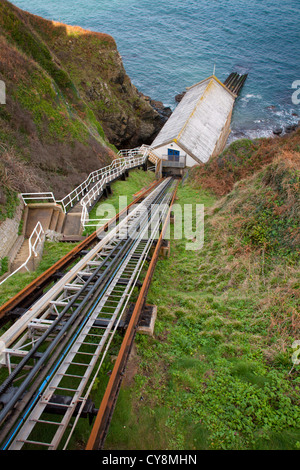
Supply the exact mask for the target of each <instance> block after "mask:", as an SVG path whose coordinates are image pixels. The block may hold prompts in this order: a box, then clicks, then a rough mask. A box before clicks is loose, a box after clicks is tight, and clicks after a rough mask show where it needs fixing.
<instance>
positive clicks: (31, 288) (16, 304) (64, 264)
mask: <svg viewBox="0 0 300 470" xmlns="http://www.w3.org/2000/svg"><path fill="white" fill-rule="evenodd" d="M160 182H161V180H158V181H155V182H154V183H152V184H151V185H149V187H148V188H146V189H144V190H142V191H141V192H139V194H138V195H137V197H136V199H135V200H134V201H133V202H131V203H130V204H129V205H128V206H127V207H126V208H125V209H123V210H122V211H121V212H120V213H119V214H117V215H116V217H114V218H113V219H111V220H110V221H109V222H107V223H105V224H104V225H103V226H102V227H100V228H99V229H98V230H96V231H95V232H93V233H92V234H91V235H89V236H88V237H87V238H86V239H85V240H83V241H82V242H80V243H79V244H78V245H77V246H75V247H74V248H73V249H72V250H71V251H70V252H69V253H67V254H66V255H65V256H64V257H62V258H61V259H60V260H59V261H57V262H56V263H54V264H53V266H51V267H50V268H49V269H48V270H47V271H45V272H44V273H42V274H41V275H40V276H38V277H37V278H36V279H35V280H33V281H32V282H31V283H30V284H28V285H27V286H26V287H24V289H22V290H21V291H20V292H18V293H17V294H16V295H15V296H13V297H12V298H11V299H9V300H8V301H7V302H6V303H5V304H3V305H2V306H0V324H4V323H6V322H7V321H8V320H10V319H14V318H16V317H18V316H19V315H20V314H22V313H24V311H25V310H27V309H28V308H29V307H30V306H31V305H32V304H33V302H34V301H36V300H37V299H38V298H39V297H41V296H42V295H43V293H44V290H45V289H46V288H47V286H48V285H49V284H51V283H52V282H53V281H56V280H57V279H58V278H60V277H62V275H63V273H64V272H65V271H66V269H67V268H68V267H69V266H70V264H73V263H74V262H75V261H76V260H79V259H80V258H82V256H83V255H84V253H85V252H86V250H88V249H91V248H92V247H93V246H94V245H95V244H96V243H97V242H98V240H99V237H101V236H102V234H103V233H105V232H106V231H107V230H108V229H109V227H110V226H111V225H113V224H115V223H116V222H118V220H119V219H120V218H121V217H122V216H123V214H124V213H126V212H127V211H128V210H129V209H130V207H132V206H133V205H134V204H138V203H139V202H141V201H142V200H143V199H144V198H145V197H146V196H147V195H148V194H149V193H150V192H151V191H152V190H153V189H154V188H155V187H156V186H157V185H158V184H159V183H160Z"/></svg>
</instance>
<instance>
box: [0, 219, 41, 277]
mask: <svg viewBox="0 0 300 470" xmlns="http://www.w3.org/2000/svg"><path fill="white" fill-rule="evenodd" d="M44 241H45V232H44V230H43V227H42V224H41V222H38V223H37V224H36V226H35V227H34V229H33V231H32V234H31V235H30V237H29V239H28V246H29V253H28V256H27V259H26V260H25V261H24V263H23V264H21V266H19V267H18V268H17V269H16V270H15V271H13V272H12V273H10V274H9V276H7V277H6V278H5V279H3V280H2V281H1V282H0V285H1V284H3V282H5V281H6V280H7V279H9V278H10V277H11V276H13V275H14V274H16V273H17V272H19V271H21V269H23V268H25V269H26V270H27V271H29V269H28V267H27V265H28V263H29V261H30V260H31V258H32V257H34V258H37V257H38V255H39V252H40V250H41V247H42V245H43V244H44Z"/></svg>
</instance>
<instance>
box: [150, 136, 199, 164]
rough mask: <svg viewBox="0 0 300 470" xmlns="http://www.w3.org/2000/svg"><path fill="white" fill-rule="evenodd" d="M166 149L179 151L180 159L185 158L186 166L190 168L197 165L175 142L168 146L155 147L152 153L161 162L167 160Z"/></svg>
mask: <svg viewBox="0 0 300 470" xmlns="http://www.w3.org/2000/svg"><path fill="white" fill-rule="evenodd" d="M168 149H173V150H179V152H180V154H179V155H180V157H186V166H189V167H191V166H194V165H197V163H198V162H196V161H195V160H194V159H193V158H192V157H191V156H190V155H189V154H188V153H187V152H186V151H185V150H183V149H182V148H181V147H180V146H179V145H177V144H176V142H171V143H169V144H165V145H162V146H161V147H157V148H156V149H154V152H155V154H156V155H157V156H158V157H159V158H161V159H162V160H168Z"/></svg>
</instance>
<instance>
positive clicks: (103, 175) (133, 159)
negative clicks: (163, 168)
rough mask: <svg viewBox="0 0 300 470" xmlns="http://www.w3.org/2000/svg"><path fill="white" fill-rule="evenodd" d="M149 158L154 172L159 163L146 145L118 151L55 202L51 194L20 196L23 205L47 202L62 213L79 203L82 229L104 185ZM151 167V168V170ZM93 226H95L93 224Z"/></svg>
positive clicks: (25, 194) (24, 194)
mask: <svg viewBox="0 0 300 470" xmlns="http://www.w3.org/2000/svg"><path fill="white" fill-rule="evenodd" d="M148 157H149V159H150V161H151V162H152V163H154V165H155V171H156V170H157V168H158V164H159V163H160V159H159V157H157V155H155V154H154V153H153V152H152V148H151V147H150V146H148V145H144V144H143V145H142V146H141V147H135V148H133V149H129V150H128V149H124V150H120V151H119V152H118V154H117V158H116V159H115V160H114V161H113V162H112V163H111V164H110V165H108V166H106V167H103V168H99V169H98V170H95V171H93V172H91V173H90V174H89V176H88V177H87V178H86V179H85V180H84V181H83V182H82V183H81V184H80V185H79V186H77V187H76V188H75V189H73V190H72V191H71V192H70V193H69V194H67V195H66V196H65V197H64V198H63V199H60V200H56V199H55V197H54V195H53V193H51V192H45V193H23V194H21V196H22V199H23V201H24V204H25V205H26V204H27V202H26V201H30V200H35V201H38V200H41V201H42V200H48V201H52V202H55V203H57V204H61V206H62V208H63V211H64V212H65V213H66V212H68V210H70V209H71V208H72V207H74V205H75V204H77V203H78V202H79V201H80V203H81V205H82V215H81V223H82V225H83V227H85V226H86V225H87V222H88V218H89V216H88V214H89V208H90V207H91V206H92V204H93V203H94V202H95V200H96V199H97V198H99V196H100V195H101V193H102V192H103V190H104V188H105V185H106V184H107V183H109V182H111V181H113V180H114V179H116V178H117V177H118V176H120V175H121V174H122V173H124V172H125V170H127V169H130V168H133V167H135V166H139V165H142V164H143V163H145V161H146V160H147V158H148ZM152 168H153V167H151V169H152ZM93 226H95V224H93Z"/></svg>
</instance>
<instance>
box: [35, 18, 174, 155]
mask: <svg viewBox="0 0 300 470" xmlns="http://www.w3.org/2000/svg"><path fill="white" fill-rule="evenodd" d="M28 19H29V22H30V25H31V26H32V27H34V29H35V30H36V31H37V32H38V33H39V35H40V37H41V39H42V40H43V41H45V43H46V44H47V46H48V47H49V49H50V50H51V51H52V52H53V53H54V54H55V57H56V58H57V60H58V61H59V64H60V66H61V67H62V68H63V69H64V70H66V72H67V73H68V74H69V76H70V78H71V80H72V82H73V83H74V85H75V87H76V89H77V90H78V92H79V93H80V95H81V96H82V97H83V99H84V100H85V101H86V103H87V104H88V106H89V107H90V108H91V109H92V110H93V112H94V114H95V116H96V118H97V119H98V120H99V121H100V123H101V125H102V127H103V130H104V132H105V134H106V136H107V138H108V140H109V142H110V143H112V144H114V145H115V146H116V147H117V148H119V149H120V148H132V147H135V146H138V145H141V144H143V143H145V144H150V143H151V142H152V141H153V139H154V138H155V136H156V135H157V133H158V132H159V130H160V129H161V127H162V126H163V124H164V122H165V119H164V116H163V115H162V112H161V109H163V105H162V104H161V103H160V104H159V109H157V107H156V106H155V105H154V102H152V101H151V100H150V99H148V97H145V96H144V95H142V94H141V93H139V91H138V90H137V89H136V87H135V86H134V85H133V84H132V83H131V80H130V78H129V77H128V75H127V74H126V71H125V69H124V65H123V62H122V58H121V56H120V54H119V52H118V49H117V46H116V43H115V41H114V39H113V38H112V37H111V36H108V35H106V34H101V33H95V32H92V31H87V30H84V29H82V28H80V27H71V26H68V25H63V24H61V23H57V22H49V21H45V20H44V19H42V18H39V17H37V16H33V15H30V16H28Z"/></svg>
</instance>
